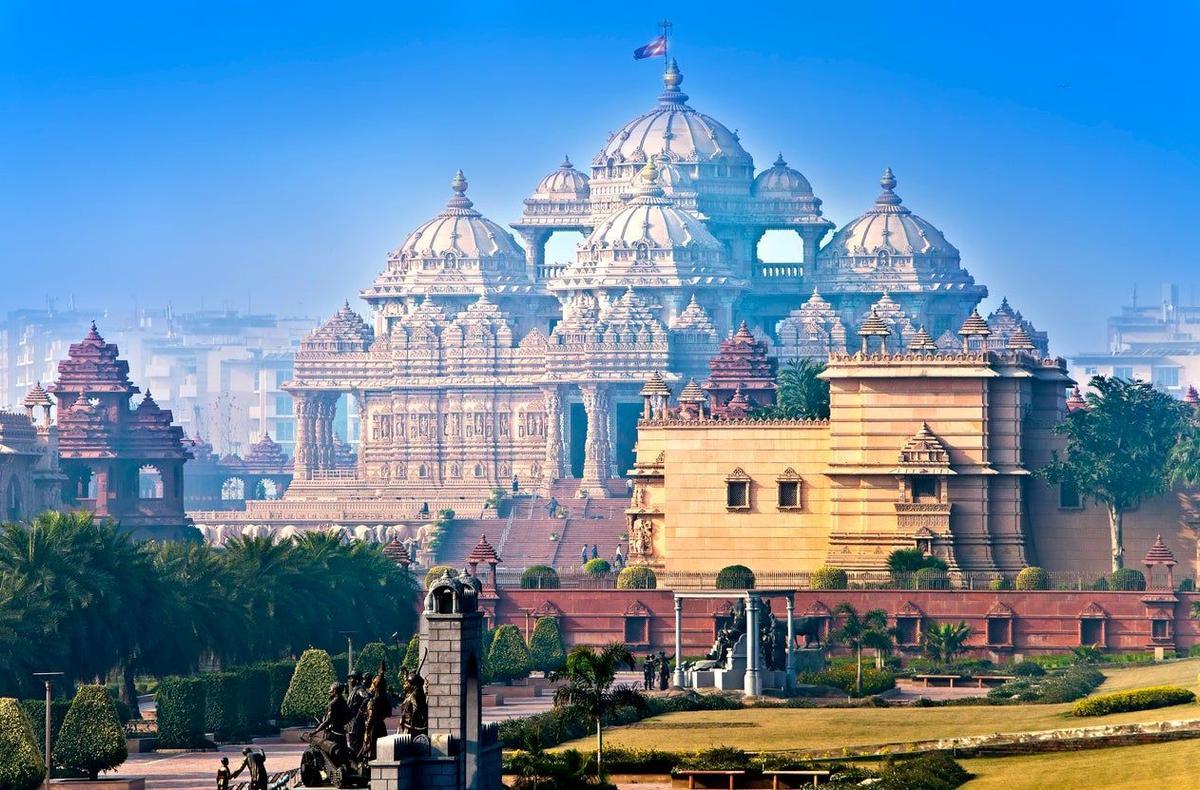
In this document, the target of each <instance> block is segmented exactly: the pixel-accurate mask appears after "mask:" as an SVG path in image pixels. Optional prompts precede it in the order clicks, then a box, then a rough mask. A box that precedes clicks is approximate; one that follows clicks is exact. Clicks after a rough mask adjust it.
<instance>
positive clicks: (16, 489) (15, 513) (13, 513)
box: [4, 477, 21, 521]
mask: <svg viewBox="0 0 1200 790" xmlns="http://www.w3.org/2000/svg"><path fill="white" fill-rule="evenodd" d="M4 502H5V505H6V506H7V509H8V520H9V521H18V520H19V519H20V518H21V488H20V486H18V485H17V478H15V477H14V478H12V479H11V480H9V481H8V493H7V494H6V495H5V497H4Z"/></svg>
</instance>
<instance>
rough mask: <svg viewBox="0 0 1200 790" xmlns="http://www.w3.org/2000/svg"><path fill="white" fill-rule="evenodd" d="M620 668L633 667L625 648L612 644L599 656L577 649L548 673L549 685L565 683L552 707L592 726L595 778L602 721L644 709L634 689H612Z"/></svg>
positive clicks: (643, 701)
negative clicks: (582, 718) (621, 711)
mask: <svg viewBox="0 0 1200 790" xmlns="http://www.w3.org/2000/svg"><path fill="white" fill-rule="evenodd" d="M622 664H627V665H629V666H633V665H634V658H633V654H632V653H630V652H629V649H628V648H627V647H625V645H622V644H619V643H615V642H614V643H613V644H610V645H608V646H606V647H604V648H602V649H601V650H600V651H599V652H597V651H596V650H593V649H592V648H590V647H586V646H580V647H577V648H575V649H574V650H572V651H571V653H570V655H568V656H567V663H566V666H564V667H563V668H562V669H559V670H555V671H554V672H551V673H550V679H551V680H552V681H556V680H565V681H566V684H565V685H563V686H559V687H558V689H557V690H556V691H555V692H554V707H555V708H560V709H568V710H574V711H575V712H577V713H578V714H580V715H582V716H586V717H587V718H589V719H591V720H594V721H595V722H596V775H597V776H603V773H604V772H603V759H604V718H605V717H606V716H608V715H610V714H612V713H614V712H615V711H617V710H618V709H620V708H635V709H637V710H638V711H643V710H645V709H646V698H645V697H643V696H642V694H641V693H640V692H639V691H638V690H637V689H636V688H634V687H633V686H627V685H624V684H621V685H615V681H616V677H617V668H618V667H619V666H621V665H622Z"/></svg>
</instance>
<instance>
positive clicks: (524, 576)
mask: <svg viewBox="0 0 1200 790" xmlns="http://www.w3.org/2000/svg"><path fill="white" fill-rule="evenodd" d="M521 589H522V590H557V589H558V573H557V572H556V571H555V570H554V569H553V568H551V567H550V566H549V565H530V566H529V567H528V568H526V569H525V570H524V571H522V572H521Z"/></svg>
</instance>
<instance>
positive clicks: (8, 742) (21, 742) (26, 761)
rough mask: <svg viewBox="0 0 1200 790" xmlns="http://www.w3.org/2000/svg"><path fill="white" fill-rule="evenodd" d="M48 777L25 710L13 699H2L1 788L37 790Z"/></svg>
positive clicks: (0, 736) (0, 719) (0, 717)
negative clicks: (35, 789)
mask: <svg viewBox="0 0 1200 790" xmlns="http://www.w3.org/2000/svg"><path fill="white" fill-rule="evenodd" d="M43 715H44V714H43ZM45 726H46V725H45V722H43V723H42V727H43V728H44V727H45ZM45 776H46V765H45V763H44V762H42V748H41V747H40V746H39V745H38V743H37V741H35V740H34V739H33V728H32V727H31V726H30V724H29V718H28V717H27V716H26V715H25V711H24V709H23V708H22V707H21V704H20V703H19V702H17V701H16V700H15V699H13V698H11V697H3V698H0V787H3V788H6V790H33V789H34V788H35V787H37V786H38V785H39V784H41V782H42V779H44V778H45Z"/></svg>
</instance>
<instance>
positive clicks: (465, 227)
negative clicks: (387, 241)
mask: <svg viewBox="0 0 1200 790" xmlns="http://www.w3.org/2000/svg"><path fill="white" fill-rule="evenodd" d="M450 187H451V189H453V190H454V196H453V197H451V198H450V200H448V201H447V202H446V208H444V209H443V210H442V212H441V213H440V214H438V215H437V216H436V217H434V218H433V219H431V220H429V221H428V222H426V223H424V224H422V225H420V226H419V227H418V228H417V229H416V230H414V231H413V232H412V233H410V234H408V238H407V239H405V240H404V243H403V244H401V245H400V248H399V249H397V250H396V252H395V253H394V254H395V255H397V256H399V257H400V258H424V259H429V258H435V259H441V258H443V257H445V256H447V255H450V256H453V257H456V258H469V259H478V258H512V259H514V260H517V261H522V262H523V261H524V260H525V253H524V252H522V251H521V248H520V247H518V246H517V243H516V241H514V240H513V237H512V236H510V235H509V233H508V231H506V230H505V229H504V228H502V227H500V226H499V225H497V224H496V223H495V222H492V221H491V220H490V219H488V218H487V217H485V216H483V215H482V214H480V213H479V212H478V211H476V210H475V204H474V203H472V202H471V200H470V198H468V197H467V179H466V178H464V177H463V172H462V171H461V170H459V171H458V172H457V173H456V174H455V175H454V179H453V180H452V181H451V182H450Z"/></svg>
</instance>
